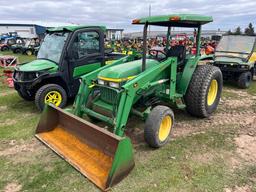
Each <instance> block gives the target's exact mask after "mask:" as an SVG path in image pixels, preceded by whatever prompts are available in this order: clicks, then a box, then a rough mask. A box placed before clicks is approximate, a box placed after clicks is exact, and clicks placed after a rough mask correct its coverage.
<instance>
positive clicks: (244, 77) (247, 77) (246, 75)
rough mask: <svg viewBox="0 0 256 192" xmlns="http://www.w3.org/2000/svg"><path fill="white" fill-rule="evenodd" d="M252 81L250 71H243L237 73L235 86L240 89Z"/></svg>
mask: <svg viewBox="0 0 256 192" xmlns="http://www.w3.org/2000/svg"><path fill="white" fill-rule="evenodd" d="M251 82H252V73H251V72H250V71H247V72H243V73H241V74H240V75H239V77H238V80H237V86H238V87H239V88H241V89H247V88H249V87H250V85H251Z"/></svg>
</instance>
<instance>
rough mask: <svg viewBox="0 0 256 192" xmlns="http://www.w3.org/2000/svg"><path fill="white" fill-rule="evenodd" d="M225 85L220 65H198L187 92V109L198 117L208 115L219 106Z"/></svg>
mask: <svg viewBox="0 0 256 192" xmlns="http://www.w3.org/2000/svg"><path fill="white" fill-rule="evenodd" d="M222 86H223V78H222V73H221V71H220V69H219V68H218V67H215V66H211V65H198V66H197V68H196V70H195V72H194V74H193V76H192V79H191V80H190V83H189V87H188V89H187V92H186V94H185V97H184V99H185V103H186V110H187V112H188V113H190V114H191V115H193V116H196V117H201V118H202V117H208V116H210V115H211V114H212V113H213V112H214V111H215V110H216V109H217V107H218V105H219V101H220V97H221V92H222Z"/></svg>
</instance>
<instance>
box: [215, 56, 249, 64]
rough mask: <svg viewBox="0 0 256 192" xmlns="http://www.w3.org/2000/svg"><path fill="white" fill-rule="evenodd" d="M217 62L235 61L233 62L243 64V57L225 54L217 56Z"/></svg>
mask: <svg viewBox="0 0 256 192" xmlns="http://www.w3.org/2000/svg"><path fill="white" fill-rule="evenodd" d="M215 62H217V63H220V64H221V63H224V64H227V63H233V64H242V63H244V62H243V59H242V58H232V57H225V56H215Z"/></svg>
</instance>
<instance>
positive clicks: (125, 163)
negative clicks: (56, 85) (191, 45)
mask: <svg viewBox="0 0 256 192" xmlns="http://www.w3.org/2000/svg"><path fill="white" fill-rule="evenodd" d="M211 21H212V17H209V16H202V15H193V14H175V15H166V16H152V17H146V18H142V19H135V20H133V24H137V25H143V26H144V32H143V57H142V59H137V60H136V59H134V58H132V57H131V56H127V57H125V58H122V59H120V60H118V61H116V62H114V63H112V64H111V65H106V66H104V67H101V68H99V69H96V70H95V71H93V72H91V73H89V74H86V75H84V76H82V77H81V85H80V88H79V92H78V94H77V96H76V100H75V102H74V105H73V108H72V109H69V110H66V111H65V110H62V109H60V108H58V107H55V106H52V105H47V107H46V108H45V110H44V112H43V114H42V116H41V120H40V121H39V124H38V127H37V129H36V137H37V138H38V139H39V140H41V141H42V142H43V143H45V144H46V145H47V146H49V147H50V148H52V149H53V150H54V151H55V152H56V153H58V154H59V155H60V156H61V157H63V158H64V159H66V160H67V161H68V162H69V163H71V164H72V165H73V166H74V167H75V168H77V169H78V170H79V171H80V172H81V173H82V174H84V175H85V176H86V177H88V178H89V179H90V180H91V181H92V182H94V183H95V184H96V185H97V186H98V187H100V188H101V189H102V190H106V189H108V188H109V187H111V186H112V185H114V184H116V183H118V182H119V181H121V180H122V179H123V178H124V177H125V176H126V175H127V174H128V173H129V172H130V171H131V170H132V168H133V167H134V160H133V153H132V144H131V141H130V139H129V138H127V137H125V130H126V124H127V122H128V119H129V116H130V115H137V116H139V117H140V118H142V119H144V120H145V121H146V122H145V128H144V138H145V141H146V142H147V143H148V145H149V146H151V147H153V148H159V147H161V146H163V145H165V144H166V143H167V142H168V140H169V138H170V133H171V130H172V128H173V126H174V113H173V111H172V109H171V107H176V108H179V109H186V110H187V111H188V112H189V113H190V114H191V115H193V116H196V117H202V118H203V117H208V116H210V115H211V114H212V113H213V112H214V111H215V110H216V109H217V106H218V104H219V100H220V96H221V91H222V74H221V71H220V70H219V68H217V67H214V66H212V65H198V62H199V61H200V53H199V52H200V36H201V25H203V24H206V23H209V22H211ZM149 25H154V26H162V27H166V28H167V41H168V42H170V40H171V39H170V36H171V34H170V31H171V27H188V28H196V29H197V37H196V39H197V41H196V46H197V52H196V55H188V54H186V49H185V47H184V46H182V45H178V46H174V47H169V43H167V46H166V47H165V50H164V51H162V50H147V30H148V26H149ZM147 52H148V54H147ZM85 116H88V117H89V118H90V119H91V122H96V121H103V122H105V123H107V124H108V125H110V127H109V129H104V128H101V127H99V126H97V125H95V124H93V123H90V122H88V121H85V120H84V119H83V117H85Z"/></svg>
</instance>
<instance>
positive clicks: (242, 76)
mask: <svg viewBox="0 0 256 192" xmlns="http://www.w3.org/2000/svg"><path fill="white" fill-rule="evenodd" d="M213 64H214V65H215V66H217V67H219V68H220V70H221V71H222V73H223V79H224V81H235V82H236V84H237V86H238V87H239V88H242V89H246V88H248V87H249V86H250V85H251V82H252V80H253V76H254V75H256V37H255V36H246V35H224V36H223V37H222V38H221V40H220V42H219V44H218V46H217V48H216V51H215V54H214V62H213Z"/></svg>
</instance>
